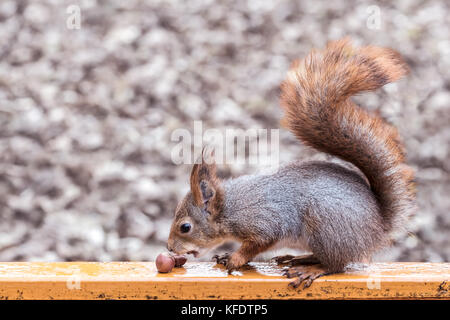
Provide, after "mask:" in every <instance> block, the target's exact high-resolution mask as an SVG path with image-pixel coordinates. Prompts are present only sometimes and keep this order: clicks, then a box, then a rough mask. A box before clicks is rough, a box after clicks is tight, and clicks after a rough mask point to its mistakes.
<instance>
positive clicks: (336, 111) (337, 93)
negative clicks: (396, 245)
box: [281, 39, 415, 233]
mask: <svg viewBox="0 0 450 320" xmlns="http://www.w3.org/2000/svg"><path fill="white" fill-rule="evenodd" d="M407 71H408V68H407V66H406V64H405V63H404V62H403V60H402V58H401V57H400V55H399V54H398V53H397V52H395V51H394V50H391V49H387V48H379V47H372V46H369V47H362V48H354V47H353V46H352V45H351V44H350V42H349V40H348V39H343V40H340V41H335V42H332V43H330V44H329V45H328V46H327V47H326V49H325V50H323V51H313V52H312V53H310V54H309V55H308V56H307V57H306V58H305V59H303V60H298V61H296V62H294V63H293V65H292V68H291V70H290V71H289V73H288V76H287V79H286V80H285V81H284V82H283V84H282V86H281V106H282V108H283V109H284V111H285V117H284V119H283V124H284V125H285V126H286V127H287V128H288V129H289V130H290V131H292V132H293V133H294V134H295V135H296V137H297V138H298V139H299V140H301V141H302V142H304V143H305V144H306V145H309V146H312V147H314V148H316V149H317V150H319V151H323V152H326V153H328V154H331V155H334V156H337V157H339V158H341V159H343V160H345V161H348V162H351V163H353V164H354V165H355V166H356V167H358V168H359V169H360V170H361V171H362V172H363V173H364V175H365V176H366V177H367V179H368V181H369V183H370V188H371V190H372V192H373V193H374V195H375V198H376V199H377V202H378V206H379V214H380V215H381V217H382V221H383V228H384V231H385V232H386V233H391V232H392V231H395V230H397V228H398V227H403V225H404V224H405V219H407V218H408V217H409V216H410V215H411V213H412V211H413V209H414V207H415V205H414V197H415V194H414V186H413V171H412V169H411V168H410V167H408V166H407V165H406V164H405V161H404V148H403V146H402V145H401V143H400V138H399V135H398V133H397V130H396V129H395V128H394V127H392V126H391V125H389V124H387V123H386V122H385V121H384V120H383V119H382V118H381V117H379V116H377V115H375V114H370V113H369V112H367V111H365V110H363V109H361V108H359V107H358V106H356V105H355V103H354V102H352V101H351V99H350V97H351V96H352V95H354V94H357V93H359V92H362V91H371V90H375V89H378V88H380V87H382V86H383V85H385V84H387V83H389V82H393V81H396V80H398V79H399V78H401V77H402V76H403V75H405V74H406V73H407Z"/></svg>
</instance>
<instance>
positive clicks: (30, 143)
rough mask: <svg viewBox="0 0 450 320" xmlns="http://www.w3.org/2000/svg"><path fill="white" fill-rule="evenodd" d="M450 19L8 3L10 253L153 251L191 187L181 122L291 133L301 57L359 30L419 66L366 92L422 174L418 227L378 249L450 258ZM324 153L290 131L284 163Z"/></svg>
mask: <svg viewBox="0 0 450 320" xmlns="http://www.w3.org/2000/svg"><path fill="white" fill-rule="evenodd" d="M69 5H78V6H79V7H80V8H81V28H80V29H74V30H72V29H68V28H67V27H66V20H67V18H68V17H69V14H68V13H67V11H66V10H67V8H68V6H69ZM372 5H377V6H378V8H379V9H380V18H381V20H380V21H381V24H380V28H379V29H373V28H370V26H372V25H371V24H370V21H371V20H370V17H369V16H370V14H371V10H372V8H371V7H370V6H372ZM375 10H376V9H375ZM368 19H369V20H368ZM368 21H369V22H368ZM449 22H450V9H449V4H448V2H447V3H446V1H415V0H412V1H406V0H402V1H395V4H394V3H391V2H390V1H378V2H377V1H323V2H319V1H298V2H297V1H275V2H272V1H262V0H260V1H192V0H189V1H176V2H175V1H132V0H127V1H123V0H115V1H112V0H108V1H106V0H105V1H102V0H97V1H96V0H91V1H75V0H73V1H57V0H54V1H50V0H47V1H26V0H17V1H1V2H0V31H1V32H0V159H1V160H0V260H2V261H10V260H26V261H32V260H46V261H54V260H58V261H59V260H68V261H70V260H101V261H109V260H148V259H153V258H154V257H155V256H156V254H158V253H159V252H160V251H161V250H162V249H163V247H164V246H165V240H166V239H167V236H168V231H169V226H170V221H171V217H172V215H173V211H174V209H175V206H176V203H177V201H178V200H179V199H180V198H181V196H182V195H183V194H184V193H185V192H186V190H187V188H188V184H187V182H188V174H189V170H190V166H189V165H179V166H177V165H175V164H173V162H172V161H171V151H172V148H173V146H174V143H173V142H172V141H171V139H170V136H171V133H172V132H173V130H174V129H176V128H186V129H188V130H192V129H193V121H194V120H202V121H204V122H203V125H204V127H205V128H221V129H224V128H230V127H232V128H278V121H279V118H280V110H279V107H278V94H279V87H278V86H279V83H280V81H281V80H282V79H283V78H284V76H285V73H286V70H287V69H288V66H289V63H290V61H291V60H292V59H294V58H297V57H302V56H304V55H305V54H306V53H307V52H308V51H309V50H310V49H311V48H312V47H322V46H324V44H325V43H326V42H327V41H328V40H331V39H337V38H340V37H343V36H346V35H348V36H350V37H351V38H353V39H354V42H356V43H357V44H377V45H382V46H390V47H393V48H395V49H397V50H398V51H400V52H401V53H402V54H403V55H404V56H405V58H406V60H407V61H408V63H409V65H410V66H411V69H412V73H411V75H410V76H409V77H408V78H406V79H404V80H402V81H401V82H399V83H398V84H394V85H389V86H387V87H386V88H383V89H382V90H380V91H379V92H377V93H375V94H365V95H363V96H360V97H358V98H357V101H358V102H360V103H361V104H362V105H365V106H367V107H368V108H370V109H372V110H375V109H378V110H379V111H380V113H381V114H382V115H383V116H384V117H385V118H386V119H387V120H389V121H390V122H391V123H393V124H395V125H396V126H398V128H399V130H400V133H401V135H402V136H403V138H404V141H405V143H406V146H407V150H408V155H409V162H410V163H411V164H412V165H413V166H414V167H415V168H416V169H417V182H418V199H419V206H420V210H419V212H418V214H417V216H416V217H415V218H414V219H413V221H412V222H411V226H410V228H411V231H412V234H411V235H409V236H407V237H405V238H403V239H401V240H400V241H398V243H397V244H396V245H395V246H394V247H393V248H391V249H390V250H387V251H385V252H383V253H380V254H379V255H378V256H377V259H379V260H394V261H395V260H398V261H408V260H410V261H449V259H450V240H449V238H450V237H449V235H450V197H449V194H450V148H449V147H450V125H449V124H450V77H449V69H450V40H449V34H450V32H449V31H450V30H449V25H450V23H449ZM309 157H314V158H323V157H325V156H324V155H321V154H317V153H316V152H314V151H313V150H309V149H306V148H304V147H302V146H300V145H299V144H298V143H297V142H296V140H295V139H294V138H293V137H292V136H291V135H290V134H289V133H288V132H286V131H284V130H281V131H280V159H281V161H282V162H285V161H289V160H292V159H295V158H309ZM256 169H257V168H256V167H254V166H240V165H236V164H230V165H224V166H221V174H222V175H223V176H230V175H232V176H237V175H240V174H243V173H248V172H252V171H254V170H256ZM228 249H229V248H228Z"/></svg>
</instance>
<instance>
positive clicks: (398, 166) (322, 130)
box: [167, 39, 415, 287]
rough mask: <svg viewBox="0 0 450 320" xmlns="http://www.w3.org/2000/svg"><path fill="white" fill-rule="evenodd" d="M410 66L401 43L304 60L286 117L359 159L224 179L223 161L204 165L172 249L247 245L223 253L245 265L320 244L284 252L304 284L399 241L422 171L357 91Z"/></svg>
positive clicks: (286, 102) (285, 94) (319, 141)
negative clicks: (220, 173)
mask: <svg viewBox="0 0 450 320" xmlns="http://www.w3.org/2000/svg"><path fill="white" fill-rule="evenodd" d="M407 72H408V67H407V65H406V63H405V62H404V61H403V59H402V58H401V56H400V55H399V54H398V53H397V52H396V51H394V50H392V49H388V48H380V47H375V46H366V47H361V48H356V47H354V46H353V45H352V44H351V42H350V40H349V39H341V40H338V41H334V42H330V43H329V44H328V45H327V46H326V48H325V49H324V50H321V51H316V50H313V51H312V52H311V53H310V54H309V55H308V56H307V57H306V58H304V59H302V60H297V61H295V62H294V63H293V64H292V66H291V69H290V71H289V72H288V75H287V78H286V80H285V81H284V82H283V83H282V84H281V107H282V108H283V110H284V118H283V119H282V124H283V126H285V127H286V128H287V129H288V130H290V131H291V132H292V133H293V134H294V135H295V136H296V137H297V138H298V139H299V140H300V141H301V142H302V143H304V144H306V145H308V146H311V147H313V148H315V149H317V150H319V151H322V152H325V153H328V154H330V155H333V156H336V157H339V158H341V159H342V160H345V161H347V162H350V163H352V164H353V165H354V166H356V167H357V168H358V169H359V170H356V169H355V170H353V169H349V168H347V167H344V166H342V165H339V164H336V163H330V162H319V161H309V162H299V161H297V162H293V163H290V164H288V165H285V166H283V167H281V168H280V169H279V170H278V171H277V172H276V173H274V174H271V175H266V174H264V175H247V176H241V177H238V178H234V179H230V180H225V181H221V179H219V178H218V177H217V175H216V165H215V164H214V163H207V162H205V161H204V162H202V163H199V164H195V165H194V166H193V168H192V172H191V177H190V192H188V194H187V195H186V196H185V197H184V199H183V200H182V201H181V202H180V203H179V205H178V207H177V209H176V213H175V219H174V221H173V224H172V227H171V231H170V236H169V239H168V245H167V246H168V249H169V250H170V251H172V252H175V253H177V254H194V256H198V255H201V254H204V253H205V252H206V251H207V250H209V249H210V248H213V247H215V246H217V245H219V244H221V243H223V242H224V241H227V240H235V241H238V242H240V243H241V247H240V248H239V249H238V250H237V251H236V252H234V253H232V254H231V255H228V254H226V255H223V256H220V257H219V256H215V259H216V260H217V262H218V263H222V264H224V265H225V266H226V268H227V269H228V270H235V269H238V268H240V267H241V266H243V265H244V264H246V263H247V262H249V261H251V260H252V259H253V258H254V257H255V256H256V255H258V254H259V253H261V252H264V251H266V250H269V249H271V248H273V247H274V246H280V245H286V246H290V247H297V248H301V249H304V250H308V251H310V252H312V255H308V256H303V257H292V256H285V257H278V258H276V261H278V262H280V263H289V264H290V266H291V268H290V269H288V271H287V275H288V277H297V279H296V280H295V281H294V282H292V283H291V284H292V285H293V286H294V287H297V286H299V285H300V284H302V283H303V285H304V287H308V286H309V285H311V283H312V281H313V280H314V279H316V278H318V277H320V276H322V275H325V274H331V273H338V272H343V271H344V269H345V267H346V266H347V265H348V264H349V263H356V262H369V261H370V259H371V256H372V255H373V253H374V252H375V251H377V250H379V249H381V248H383V247H385V246H387V245H389V244H390V243H391V242H392V237H393V234H394V233H396V232H398V231H399V230H402V229H403V227H404V226H405V224H406V221H407V219H408V218H409V217H410V216H411V214H412V213H413V211H414V209H415V189H414V183H413V178H414V174H413V170H412V169H411V168H410V167H408V166H407V165H406V164H405V160H404V157H405V156H404V154H405V153H404V148H403V146H402V144H401V142H400V137H399V135H398V133H397V130H396V129H395V128H394V127H392V126H391V125H389V124H387V123H386V122H385V121H384V120H383V119H382V118H381V117H379V116H378V115H376V114H372V113H369V112H367V111H365V110H363V109H361V108H360V107H358V106H357V105H356V104H355V103H354V102H352V100H351V99H350V97H351V96H353V95H355V94H357V93H360V92H363V91H372V90H375V89H378V88H380V87H382V86H383V85H385V84H387V83H390V82H393V81H396V80H398V79H399V78H401V77H402V76H403V75H405V74H406V73H407Z"/></svg>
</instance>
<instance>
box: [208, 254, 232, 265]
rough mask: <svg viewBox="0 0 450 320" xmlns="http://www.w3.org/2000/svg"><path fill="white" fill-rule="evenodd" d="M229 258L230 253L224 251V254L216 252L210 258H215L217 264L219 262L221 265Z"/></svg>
mask: <svg viewBox="0 0 450 320" xmlns="http://www.w3.org/2000/svg"><path fill="white" fill-rule="evenodd" d="M229 258H230V254H228V253H225V254H223V255H221V256H219V255H217V254H216V255H214V256H213V257H212V260H213V261H214V260H215V261H216V263H217V264H221V265H224V266H227V264H228V259H229Z"/></svg>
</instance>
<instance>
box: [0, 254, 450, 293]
mask: <svg viewBox="0 0 450 320" xmlns="http://www.w3.org/2000/svg"><path fill="white" fill-rule="evenodd" d="M281 273H282V268H281V267H278V266H276V265H275V264H271V263H251V264H250V265H249V267H247V268H246V269H245V270H243V271H235V272H234V273H233V274H231V275H228V273H227V272H226V270H225V269H224V268H223V267H222V266H219V265H215V264H214V263H187V264H186V265H185V266H184V267H182V268H175V269H174V270H173V271H172V272H171V273H168V274H161V273H158V272H157V271H156V269H155V265H154V263H153V262H109V263H98V262H57V263H46V262H3V263H0V299H450V263H412V262H411V263H374V264H372V265H370V266H368V267H366V268H362V269H360V270H353V271H349V272H346V273H345V274H336V275H329V276H326V277H322V278H319V279H317V280H316V281H315V282H314V283H313V284H312V285H311V287H310V288H307V289H304V290H300V289H297V290H295V289H292V288H290V287H288V283H289V282H290V280H289V279H286V278H285V277H283V276H281Z"/></svg>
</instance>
